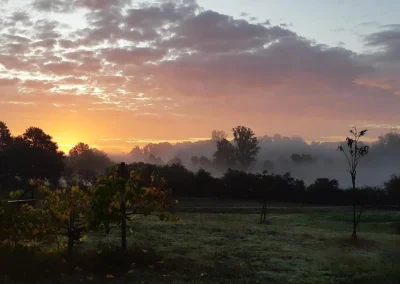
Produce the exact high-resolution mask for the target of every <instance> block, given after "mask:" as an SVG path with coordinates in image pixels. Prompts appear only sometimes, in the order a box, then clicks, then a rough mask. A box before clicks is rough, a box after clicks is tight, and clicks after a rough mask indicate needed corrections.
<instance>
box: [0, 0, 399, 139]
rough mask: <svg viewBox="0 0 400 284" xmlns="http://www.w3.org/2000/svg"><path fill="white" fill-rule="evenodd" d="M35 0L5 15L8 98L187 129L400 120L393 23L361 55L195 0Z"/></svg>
mask: <svg viewBox="0 0 400 284" xmlns="http://www.w3.org/2000/svg"><path fill="white" fill-rule="evenodd" d="M33 7H34V8H35V11H28V9H21V11H18V12H17V13H14V11H11V12H9V13H8V14H7V15H6V16H5V17H4V22H5V23H6V24H4V29H2V30H1V31H0V43H1V45H0V78H3V79H1V80H3V81H0V82H1V84H3V85H4V86H5V85H7V100H6V99H5V98H3V97H2V101H9V102H18V103H21V104H23V103H34V104H38V105H45V106H48V107H51V110H52V111H55V110H54V109H55V107H54V105H57V106H59V107H57V108H56V110H57V111H63V110H68V111H69V112H71V113H76V112H80V111H85V110H86V111H88V110H90V112H91V115H92V116H95V115H96V114H97V113H99V112H102V113H103V114H102V115H99V116H104V113H107V114H110V113H111V114H113V113H114V112H115V113H118V114H115V117H119V119H120V121H127V120H129V119H127V118H128V117H142V118H143V120H145V121H146V122H148V123H149V125H150V124H151V123H156V122H157V123H159V122H163V123H164V122H165V121H167V120H168V121H169V122H170V123H171V124H172V123H176V125H180V126H182V127H181V128H182V129H193V127H191V126H189V125H190V124H191V123H193V124H195V125H198V126H199V127H203V128H204V129H205V128H206V126H207V127H208V128H211V126H210V125H212V124H213V123H221V124H224V125H225V124H236V123H240V124H242V123H246V124H248V125H255V127H258V128H260V129H261V128H262V129H264V128H266V126H265V125H266V123H265V121H268V125H269V126H268V127H271V129H274V128H273V127H275V129H277V128H279V127H282V124H281V125H278V122H276V121H287V120H290V121H293V125H288V126H285V127H287V128H288V129H290V130H291V131H297V129H299V125H300V124H301V125H303V126H304V127H303V128H306V127H307V126H308V125H309V123H310V121H314V123H316V122H315V121H316V120H318V119H320V120H325V121H327V123H328V124H329V125H323V126H324V127H322V126H321V127H320V128H319V130H318V131H324V129H326V128H330V127H333V128H334V129H336V128H338V126H337V125H338V124H339V122H338V121H340V122H341V121H344V120H357V119H360V120H362V119H365V118H368V117H370V118H371V119H372V120H374V119H375V120H376V121H373V123H376V124H385V125H386V124H388V125H390V124H392V123H393V121H394V120H398V119H400V116H399V114H398V110H397V107H396V106H398V105H399V104H400V96H399V95H398V93H399V91H400V83H399V82H400V80H399V74H400V65H399V60H400V54H399V50H400V44H399V42H400V35H399V29H398V28H397V26H396V25H387V26H385V27H382V28H383V30H378V32H376V33H372V34H369V35H367V36H365V44H366V47H368V48H369V49H370V50H371V51H370V52H369V53H356V52H353V51H351V50H349V49H346V48H344V47H343V46H340V47H332V46H327V45H322V44H318V43H316V42H314V41H312V40H310V39H307V38H304V37H302V36H300V35H298V34H297V33H296V32H295V31H294V29H293V28H292V27H291V26H289V25H284V24H281V25H272V24H271V22H270V21H269V20H267V21H265V22H263V23H256V22H253V21H249V20H246V19H238V18H234V17H232V16H229V15H225V14H223V13H217V12H215V11H210V10H204V9H202V8H201V7H200V6H199V5H198V4H197V2H196V1H192V0H182V1H181V0H175V1H172V0H171V1H153V2H143V3H139V2H137V1H135V2H131V1H125V0H113V1H111V0H107V1H106V0H98V1H94V0H70V1H57V0H53V1H50V0H35V1H33ZM78 10H79V11H78ZM50 11H52V12H57V13H77V14H76V16H78V15H79V16H81V15H84V19H85V20H86V25H85V26H84V27H81V26H80V25H79V27H76V26H74V24H73V23H72V24H71V25H70V27H69V28H68V29H66V28H65V25H64V24H62V23H61V22H58V21H57V20H55V19H57V15H56V16H55V17H50V16H49V14H48V12H50ZM64 16H65V17H67V18H68V19H69V17H70V15H64ZM61 18H62V17H60V21H61ZM28 22H30V23H31V24H26V23H28ZM12 78H16V79H19V81H16V80H14V79H12ZM360 102H362V103H363V105H362V106H361V105H360ZM13 106H15V107H16V108H17V107H18V105H13ZM380 109H385V111H384V112H382V111H381V110H380ZM0 110H4V108H1V107H0ZM249 113H251V114H252V115H249ZM154 114H156V116H154ZM177 114H179V115H177ZM10 115H11V114H10ZM31 115H32V114H31ZM182 117H185V119H184V121H183V120H182ZM186 118H188V119H186ZM189 118H190V119H189ZM88 119H90V118H88ZM270 124H271V125H270ZM322 124H323V123H322V122H321V125H322ZM152 125H153V126H154V125H155V124H152ZM274 125H275V126H274ZM345 125H347V123H346V124H345ZM154 127H155V126H154ZM185 127H186V128H185ZM227 127H231V125H229V126H227ZM263 127H264V128H263ZM143 129H144V126H143ZM143 131H144V130H143ZM158 131H164V130H160V129H158ZM187 131H189V130H187ZM288 131H289V130H288ZM305 131H310V133H311V132H312V131H317V130H307V129H306V130H305ZM188 133H189V132H188ZM298 134H301V133H298ZM190 135H193V134H188V137H189V136H190ZM196 135H197V133H196ZM199 135H200V134H199ZM201 135H202V134H201ZM333 135H335V134H333ZM321 136H322V135H321ZM325 136H327V135H325ZM111 137H112V136H111Z"/></svg>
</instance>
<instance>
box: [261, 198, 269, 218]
mask: <svg viewBox="0 0 400 284" xmlns="http://www.w3.org/2000/svg"><path fill="white" fill-rule="evenodd" d="M266 218H267V199H264V202H263V207H262V210H261V216H260V222H263V221H264V222H265V220H266Z"/></svg>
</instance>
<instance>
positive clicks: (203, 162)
mask: <svg viewBox="0 0 400 284" xmlns="http://www.w3.org/2000/svg"><path fill="white" fill-rule="evenodd" d="M199 166H200V168H202V169H205V170H210V169H211V168H212V162H211V160H210V159H209V158H207V157H206V156H201V157H200V158H199Z"/></svg>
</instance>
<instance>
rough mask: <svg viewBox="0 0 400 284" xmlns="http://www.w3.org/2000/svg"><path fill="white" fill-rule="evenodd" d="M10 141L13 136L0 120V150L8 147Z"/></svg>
mask: <svg viewBox="0 0 400 284" xmlns="http://www.w3.org/2000/svg"><path fill="white" fill-rule="evenodd" d="M12 141H13V138H12V136H11V132H10V129H8V127H7V125H6V124H5V123H4V122H2V121H0V152H2V151H4V149H5V148H6V147H9V146H10V145H11V144H12Z"/></svg>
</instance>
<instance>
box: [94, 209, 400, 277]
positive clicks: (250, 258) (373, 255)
mask: <svg viewBox="0 0 400 284" xmlns="http://www.w3.org/2000/svg"><path fill="white" fill-rule="evenodd" d="M351 217H352V216H351V215H350V214H348V213H324V214H321V213H318V214H286V215H272V216H269V224H258V222H257V221H258V215H252V214H246V215H238V214H194V213H186V214H180V218H181V221H179V222H177V223H163V222H160V221H157V220H156V219H153V218H150V219H145V218H138V219H137V220H135V221H133V222H132V223H131V224H130V232H131V233H130V236H129V242H130V245H131V246H132V247H135V248H143V249H149V248H151V249H153V250H155V251H156V252H157V253H158V254H159V255H160V256H162V259H163V261H164V269H165V271H166V272H165V271H164V272H165V273H164V272H161V275H160V273H159V272H154V273H149V274H148V275H147V276H146V277H143V278H142V281H145V282H146V281H148V283H151V282H163V281H165V282H171V281H172V280H175V281H176V283H179V281H181V282H182V283H186V282H190V283H224V282H226V283H354V282H356V283H365V282H366V281H367V280H368V279H372V280H371V281H372V282H370V283H376V282H378V281H379V282H381V283H398V280H399V279H400V235H398V234H396V231H395V227H394V222H396V221H397V220H400V213H398V212H382V213H380V212H372V213H366V214H365V215H364V216H363V219H362V223H361V224H360V230H359V239H360V240H359V242H358V243H356V244H354V243H352V242H350V241H349V239H350V238H349V237H350V232H351V226H352V219H351ZM100 238H101V236H100V235H97V236H92V237H91V238H90V241H91V242H92V243H91V245H92V246H95V245H97V244H96V242H97V241H98V240H99V239H100ZM90 241H89V243H90ZM104 241H106V242H107V243H113V244H115V245H118V243H119V239H118V231H117V230H114V231H113V234H112V235H109V236H107V238H106V239H105V240H104ZM87 245H88V246H90V244H87ZM141 273H142V272H140V275H141ZM163 275H164V276H163ZM146 278H147V279H146ZM120 280H121V281H122V279H120Z"/></svg>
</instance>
